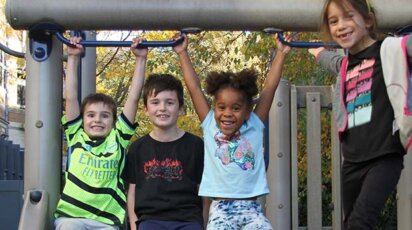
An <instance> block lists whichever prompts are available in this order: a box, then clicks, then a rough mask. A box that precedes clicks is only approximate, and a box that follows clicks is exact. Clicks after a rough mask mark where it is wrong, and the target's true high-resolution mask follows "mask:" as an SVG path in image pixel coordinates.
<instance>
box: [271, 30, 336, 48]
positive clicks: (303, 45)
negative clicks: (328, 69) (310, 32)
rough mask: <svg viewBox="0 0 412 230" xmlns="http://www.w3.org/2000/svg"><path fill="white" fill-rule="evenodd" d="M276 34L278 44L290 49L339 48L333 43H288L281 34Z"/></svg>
mask: <svg viewBox="0 0 412 230" xmlns="http://www.w3.org/2000/svg"><path fill="white" fill-rule="evenodd" d="M277 33H278V38H279V40H280V42H282V43H283V44H285V45H288V46H290V47H294V48H318V47H328V48H340V46H339V45H338V44H336V43H334V42H300V41H292V42H288V41H286V40H285V38H284V36H283V32H277Z"/></svg>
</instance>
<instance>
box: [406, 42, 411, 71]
mask: <svg viewBox="0 0 412 230" xmlns="http://www.w3.org/2000/svg"><path fill="white" fill-rule="evenodd" d="M406 51H407V52H408V62H409V67H410V68H411V69H412V34H410V35H408V38H407V40H406Z"/></svg>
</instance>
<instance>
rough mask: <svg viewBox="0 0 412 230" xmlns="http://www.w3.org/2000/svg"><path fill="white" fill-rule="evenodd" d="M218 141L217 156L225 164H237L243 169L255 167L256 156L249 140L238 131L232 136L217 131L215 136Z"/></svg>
mask: <svg viewBox="0 0 412 230" xmlns="http://www.w3.org/2000/svg"><path fill="white" fill-rule="evenodd" d="M214 139H215V141H216V143H217V146H218V147H217V149H216V153H215V156H216V157H218V158H219V159H220V161H221V162H222V164H223V165H228V164H230V163H232V162H233V163H235V164H237V165H238V166H239V167H240V168H241V169H243V170H252V169H254V167H255V158H254V153H253V151H252V146H251V145H250V143H249V141H248V140H247V139H245V138H242V137H241V136H240V132H239V131H237V132H236V133H234V134H233V135H232V136H229V137H228V136H226V135H225V134H223V133H221V132H217V133H216V134H215V136H214Z"/></svg>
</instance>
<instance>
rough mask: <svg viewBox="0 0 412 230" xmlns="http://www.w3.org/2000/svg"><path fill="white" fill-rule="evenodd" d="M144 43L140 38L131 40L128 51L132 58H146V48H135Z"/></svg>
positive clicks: (143, 39)
mask: <svg viewBox="0 0 412 230" xmlns="http://www.w3.org/2000/svg"><path fill="white" fill-rule="evenodd" d="M144 41H146V39H145V38H141V37H137V38H133V41H132V45H131V46H130V50H131V51H132V53H133V54H134V56H136V57H142V58H146V57H147V54H148V53H149V49H148V48H147V47H146V48H138V47H137V46H138V45H139V44H140V43H142V42H144Z"/></svg>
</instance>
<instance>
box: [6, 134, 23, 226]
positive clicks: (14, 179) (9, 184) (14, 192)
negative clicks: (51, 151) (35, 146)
mask: <svg viewBox="0 0 412 230" xmlns="http://www.w3.org/2000/svg"><path fill="white" fill-rule="evenodd" d="M23 157H24V153H23V150H21V149H20V146H19V145H15V144H13V143H12V142H11V141H7V140H4V139H0V204H1V205H0V223H1V226H2V229H3V228H4V229H17V226H18V223H19V216H20V211H21V207H22V205H23V175H24V173H23V169H24V166H23V162H24V161H23Z"/></svg>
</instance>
